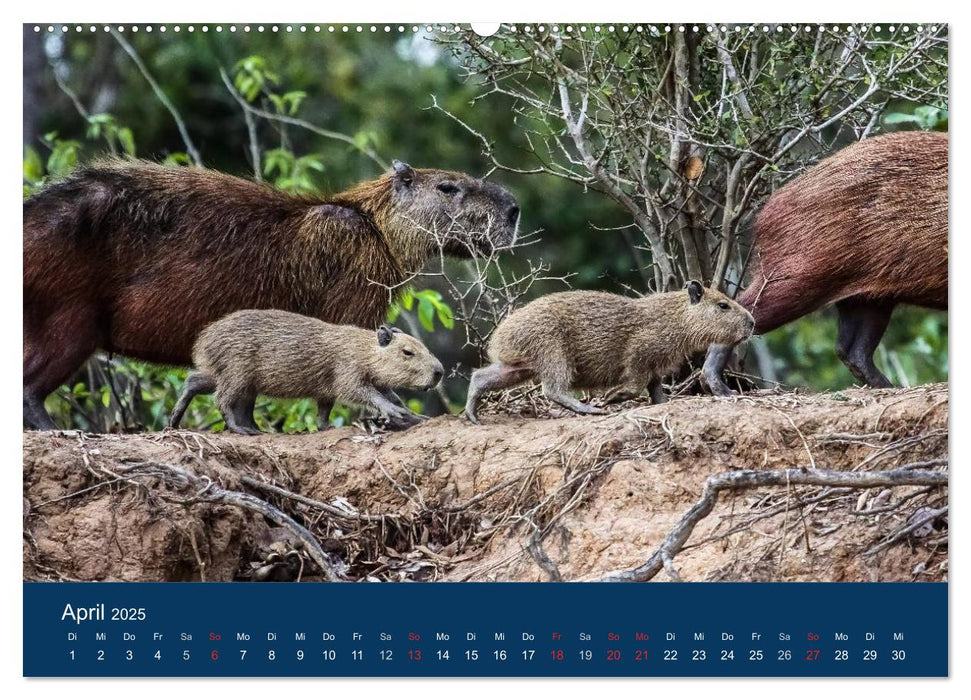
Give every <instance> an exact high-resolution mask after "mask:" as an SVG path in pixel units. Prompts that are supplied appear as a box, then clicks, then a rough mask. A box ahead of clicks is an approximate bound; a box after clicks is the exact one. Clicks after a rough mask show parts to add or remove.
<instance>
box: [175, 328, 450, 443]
mask: <svg viewBox="0 0 971 700" xmlns="http://www.w3.org/2000/svg"><path fill="white" fill-rule="evenodd" d="M192 362H193V364H194V365H195V371H194V372H191V373H190V374H189V376H188V378H187V379H186V382H185V388H184V389H183V391H182V395H181V396H180V397H179V400H178V402H177V403H176V405H175V408H174V409H173V411H172V417H171V418H170V420H169V425H170V426H171V427H173V428H174V427H177V426H178V425H179V421H181V420H182V415H183V414H184V413H185V410H186V408H188V406H189V402H190V401H192V398H193V397H194V396H196V395H198V394H208V393H212V392H215V393H216V400H217V401H218V403H219V410H220V411H221V412H222V414H223V418H224V419H225V421H226V427H227V428H229V429H230V430H232V431H233V432H237V433H243V434H244V435H257V434H259V432H260V430H259V428H257V427H256V422H255V421H254V420H253V407H254V405H255V404H256V397H257V395H258V394H262V395H265V396H275V397H277V398H304V397H311V398H314V399H316V400H317V411H318V416H319V417H320V418H321V420H320V421H319V424H320V425H321V427H325V426H326V423H327V416H328V415H329V414H330V409H331V408H332V407H333V405H334V400H335V399H337V400H340V401H346V402H348V403H353V404H357V405H360V406H369V407H371V408H375V409H377V410H378V411H380V412H381V414H382V415H383V416H384V417H385V418H387V419H388V421H389V422H390V423H391V425H392V426H394V427H400V428H406V427H408V426H410V425H414V424H415V423H418V422H419V421H421V420H422V418H423V417H422V416H419V415H418V414H416V413H414V412H412V411H411V410H409V409H408V408H407V407H405V406H404V405H403V404H402V403H401V400H400V399H399V398H398V397H397V396H396V395H395V393H394V390H395V389H397V388H400V387H405V388H409V389H431V388H432V387H434V386H435V385H437V384H438V382H439V381H440V380H441V378H442V375H443V374H444V372H443V370H442V363H441V362H439V361H438V360H437V359H436V358H435V356H434V355H432V354H431V353H430V352H429V351H428V348H426V347H425V345H424V344H423V343H422V342H421V341H420V340H418V339H417V338H414V337H412V336H410V335H408V334H407V333H402V332H401V331H399V330H398V329H397V328H389V327H388V326H381V327H380V328H379V329H378V331H377V336H376V337H375V333H374V331H368V330H364V329H363V328H357V327H356V326H346V325H336V324H332V323H324V322H323V321H320V320H318V319H316V318H310V317H309V316H301V315H300V314H293V313H289V312H287V311H274V310H247V311H236V312H235V313H231V314H229V315H228V316H226V317H224V318H221V319H219V320H218V321H216V322H215V323H211V324H210V325H208V326H206V328H205V329H204V330H203V331H202V333H200V334H199V339H198V340H197V341H196V343H195V347H194V348H193V351H192Z"/></svg>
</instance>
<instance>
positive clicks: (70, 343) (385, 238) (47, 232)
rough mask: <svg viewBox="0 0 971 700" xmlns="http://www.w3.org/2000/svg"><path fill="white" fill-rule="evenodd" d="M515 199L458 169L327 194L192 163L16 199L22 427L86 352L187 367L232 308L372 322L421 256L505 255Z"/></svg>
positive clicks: (134, 170)
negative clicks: (20, 216) (20, 219)
mask: <svg viewBox="0 0 971 700" xmlns="http://www.w3.org/2000/svg"><path fill="white" fill-rule="evenodd" d="M518 222H519V207H518V206H517V204H516V200H515V199H513V197H512V196H511V195H510V194H509V193H508V192H507V191H506V190H504V189H503V188H502V187H499V186H498V185H496V184H493V183H491V182H487V181H484V180H479V179H477V178H474V177H470V176H468V175H464V174H462V173H456V172H450V171H446V170H424V169H418V168H412V167H411V166H409V165H407V164H405V163H400V162H397V161H395V163H394V167H393V168H392V169H391V171H390V172H388V173H386V174H385V175H382V176H381V177H379V178H377V179H375V180H369V181H366V182H362V183H360V184H358V185H356V186H354V187H352V188H351V189H349V190H346V191H344V192H341V193H340V194H336V195H334V196H331V197H310V196H296V195H291V194H288V193H286V192H281V191H279V190H276V189H274V188H272V187H270V186H268V185H265V184H262V183H258V182H251V181H249V180H244V179H242V178H238V177H232V176H230V175H226V174H223V173H219V172H215V171H212V170H205V169H203V168H195V167H189V168H165V167H162V166H160V165H155V164H152V163H145V162H141V161H128V160H110V161H106V162H102V163H100V164H96V165H94V166H91V167H84V168H79V169H78V170H76V171H75V172H74V173H73V174H72V175H70V176H69V177H67V178H66V179H64V180H60V181H58V182H54V183H51V184H50V185H48V186H46V187H45V188H44V189H43V190H41V191H40V192H38V193H37V194H35V195H33V196H31V197H30V198H28V199H27V200H25V201H24V396H23V400H24V423H25V424H26V425H28V426H30V427H33V428H41V429H50V428H53V427H54V423H53V421H52V420H51V418H50V416H49V415H48V414H47V412H46V411H45V410H44V398H45V397H46V396H47V395H48V394H49V393H50V392H52V391H53V390H54V389H56V388H57V387H58V386H59V385H60V384H62V383H63V382H64V381H66V380H67V379H68V378H69V377H70V376H71V374H73V373H74V372H75V371H76V370H77V369H78V367H80V365H81V364H82V363H83V362H84V361H85V360H86V359H87V358H88V357H89V356H90V355H91V354H92V353H93V352H94V351H95V350H96V349H98V348H101V349H102V350H106V351H108V352H113V353H118V354H121V355H127V356H130V357H135V358H139V359H142V360H148V361H150V362H162V363H166V364H172V365H187V364H189V358H190V354H191V351H192V343H193V341H194V340H195V339H196V337H197V336H198V335H199V333H200V332H201V331H202V329H203V328H205V327H206V326H207V325H208V324H210V323H212V322H213V321H216V320H217V319H219V318H222V317H223V316H225V315H226V314H229V313H232V312H233V311H238V310H240V309H282V310H284V311H292V312H294V313H299V314H303V315H305V316H312V317H315V318H319V319H320V320H322V321H327V322H328V323H340V324H351V325H355V326H362V327H367V328H371V327H374V326H376V325H377V324H379V323H381V320H382V319H383V318H384V316H385V313H386V312H387V309H388V306H389V305H390V303H391V299H392V296H393V294H394V290H396V289H398V288H400V286H401V284H402V283H403V282H405V281H406V280H407V279H408V278H409V276H410V275H412V274H415V273H418V272H420V271H421V270H422V268H423V267H424V266H425V263H426V262H427V261H428V259H429V257H430V256H437V255H439V254H440V253H444V254H446V255H452V256H457V257H465V258H469V257H475V256H488V255H491V254H492V253H493V252H494V251H496V250H497V249H500V248H504V247H507V246H509V245H512V243H513V242H514V241H515V238H516V230H517V227H518Z"/></svg>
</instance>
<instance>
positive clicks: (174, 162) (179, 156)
mask: <svg viewBox="0 0 971 700" xmlns="http://www.w3.org/2000/svg"><path fill="white" fill-rule="evenodd" d="M188 164H189V156H188V155H187V154H185V153H182V152H179V151H176V152H175V153H170V154H169V155H168V156H166V157H165V160H163V161H162V165H164V166H166V167H170V168H171V167H178V166H180V165H188Z"/></svg>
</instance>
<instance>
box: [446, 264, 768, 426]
mask: <svg viewBox="0 0 971 700" xmlns="http://www.w3.org/2000/svg"><path fill="white" fill-rule="evenodd" d="M753 325H754V323H753V321H752V316H751V315H750V314H749V312H748V311H746V310H745V309H743V308H742V307H741V306H739V305H738V304H736V303H735V302H734V301H732V300H731V299H729V298H728V297H726V296H725V295H724V294H722V293H721V292H718V291H715V290H713V289H705V288H704V287H703V286H702V285H701V283H700V282H696V281H694V280H692V281H690V282H688V284H687V285H685V289H684V291H680V292H667V293H664V294H651V295H649V296H645V297H641V298H639V299H632V298H629V297H623V296H620V295H617V294H609V293H607V292H559V293H557V294H548V295H547V296H544V297H540V298H539V299H536V300H535V301H532V302H530V303H529V304H527V305H526V306H524V307H523V308H521V309H518V310H516V311H514V312H513V313H512V314H511V315H510V316H508V317H507V318H506V319H504V320H503V321H502V322H501V323H500V324H499V326H498V327H497V328H496V330H495V332H494V333H493V334H492V337H491V338H490V339H489V359H490V360H492V362H493V364H491V365H489V366H488V367H484V368H482V369H479V370H476V371H475V372H473V373H472V381H471V383H470V385H469V394H468V399H467V400H466V405H465V415H466V416H467V417H468V418H469V420H471V421H472V422H473V423H477V422H478V418H477V416H476V404H477V403H478V400H479V397H480V396H481V395H482V393H483V392H486V391H495V390H497V389H505V388H507V387H510V386H514V385H516V384H520V383H522V382H525V381H528V380H530V379H533V378H535V379H538V380H539V381H540V382H541V383H542V386H543V393H544V394H545V395H546V396H547V397H548V398H550V399H551V400H553V401H555V402H556V403H558V404H560V405H562V406H565V407H566V408H569V409H571V410H572V411H575V412H577V413H603V412H604V411H603V410H602V409H599V408H596V407H594V406H590V405H589V404H585V403H583V402H581V401H578V400H577V399H576V398H575V397H573V396H572V395H570V393H569V392H570V390H571V389H606V388H611V387H613V388H616V389H618V390H619V394H621V395H631V394H633V395H637V394H639V393H641V392H642V391H643V390H644V388H645V387H647V389H648V390H649V391H650V395H651V399H652V400H653V401H654V402H655V403H661V402H663V401H665V396H664V392H663V391H662V389H661V379H662V378H663V377H665V376H667V375H669V374H673V373H674V372H676V371H677V370H678V369H679V368H680V367H681V365H682V364H683V363H684V362H685V360H686V358H688V357H690V356H691V355H692V354H694V353H696V352H701V351H703V350H705V349H706V348H707V347H708V346H709V345H710V344H712V343H725V344H735V343H739V342H741V341H743V340H745V339H746V338H748V337H749V336H750V335H751V333H752V327H753Z"/></svg>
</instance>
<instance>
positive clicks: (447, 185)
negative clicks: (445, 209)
mask: <svg viewBox="0 0 971 700" xmlns="http://www.w3.org/2000/svg"><path fill="white" fill-rule="evenodd" d="M438 191H439V192H444V193H445V194H447V195H453V194H458V191H459V188H458V185H456V184H455V183H454V182H440V183H439V184H438Z"/></svg>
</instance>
